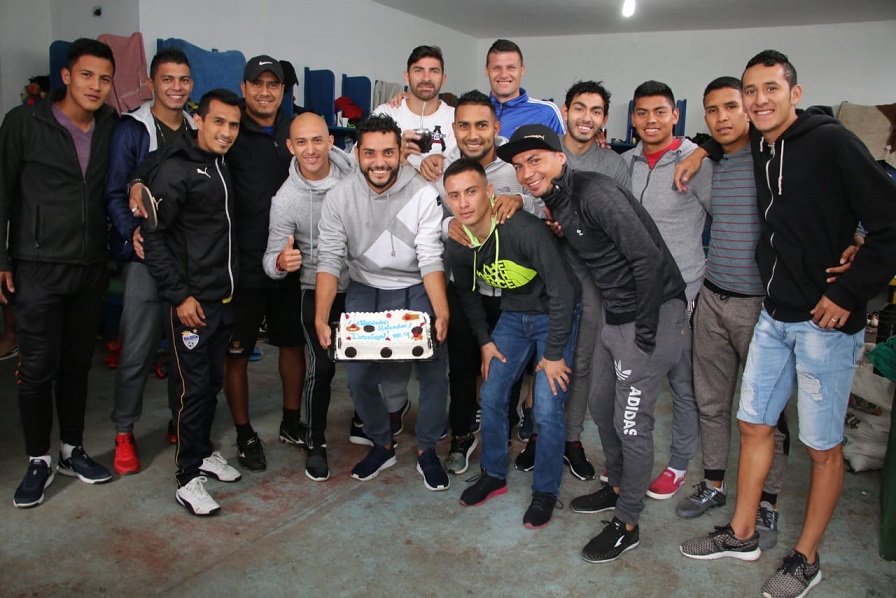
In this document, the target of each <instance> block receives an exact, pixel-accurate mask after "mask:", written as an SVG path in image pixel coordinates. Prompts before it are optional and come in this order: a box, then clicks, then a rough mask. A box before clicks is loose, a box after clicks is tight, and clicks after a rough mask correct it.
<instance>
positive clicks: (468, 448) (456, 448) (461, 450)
mask: <svg viewBox="0 0 896 598" xmlns="http://www.w3.org/2000/svg"><path fill="white" fill-rule="evenodd" d="M478 444H479V441H478V440H477V439H476V436H474V435H473V434H469V435H467V436H454V437H452V438H451V452H449V453H448V458H447V459H446V460H445V469H447V470H448V473H453V474H454V475H460V474H462V473H464V472H465V471H467V468H468V467H470V455H471V454H473V450H474V449H475V448H476V446H477V445H478Z"/></svg>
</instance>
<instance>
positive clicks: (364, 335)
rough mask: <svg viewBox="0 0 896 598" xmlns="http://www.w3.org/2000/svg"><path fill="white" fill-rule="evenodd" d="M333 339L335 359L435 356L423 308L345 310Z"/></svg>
mask: <svg viewBox="0 0 896 598" xmlns="http://www.w3.org/2000/svg"><path fill="white" fill-rule="evenodd" d="M334 341H335V342H334V343H333V346H334V350H333V359H335V360H337V361H371V360H375V361H409V360H413V361H423V360H428V359H435V358H436V356H437V355H436V347H435V343H434V342H433V335H432V325H431V324H430V320H429V314H428V313H426V312H422V311H411V310H406V309H395V310H390V311H382V312H349V313H344V314H342V315H341V316H340V317H339V324H338V325H337V326H336V330H335V339H334Z"/></svg>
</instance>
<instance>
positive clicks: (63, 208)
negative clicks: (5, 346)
mask: <svg viewBox="0 0 896 598" xmlns="http://www.w3.org/2000/svg"><path fill="white" fill-rule="evenodd" d="M114 73H115V60H114V58H113V56H112V50H111V49H110V48H109V47H108V46H107V45H106V44H103V43H100V42H97V41H95V40H90V39H79V40H76V41H75V42H73V43H72V45H71V46H70V48H69V51H68V58H67V61H66V66H65V67H63V68H62V81H63V83H65V89H63V90H59V91H58V92H57V93H54V94H52V95H51V96H50V97H48V98H47V99H46V100H44V101H43V102H41V103H40V104H38V105H36V106H21V107H19V108H15V109H14V110H12V111H10V113H9V114H8V115H7V117H6V119H5V120H4V121H3V126H2V128H0V155H2V156H3V160H2V164H0V302H2V303H6V302H7V301H9V302H10V303H11V304H12V307H13V312H14V314H15V318H16V334H17V335H18V339H19V350H20V361H19V371H18V382H19V409H20V412H21V417H22V428H23V430H24V434H25V450H26V452H27V453H28V472H27V474H26V475H25V479H23V480H22V483H21V484H20V485H19V487H18V488H17V489H16V493H15V498H14V499H13V504H14V505H15V506H16V507H33V506H36V505H39V504H40V503H41V502H42V501H43V499H44V488H46V487H47V486H49V485H50V482H52V481H53V473H52V471H51V469H50V466H51V463H52V459H51V457H50V454H49V453H50V432H51V430H52V427H53V399H54V394H55V399H56V412H57V414H58V418H59V434H60V437H61V440H62V447H61V448H60V451H59V462H58V464H57V471H58V472H59V473H61V474H63V475H68V476H73V477H77V478H79V479H81V480H82V481H84V482H87V483H88V484H96V483H99V482H106V481H108V480H110V479H111V478H112V476H111V474H110V473H109V470H108V469H106V468H105V467H104V466H102V465H100V464H99V463H96V462H95V461H94V460H93V459H91V458H90V457H89V456H88V455H87V453H86V452H84V448H83V447H82V446H81V444H82V440H83V434H84V414H85V411H86V407H87V372H88V370H90V362H91V358H92V356H93V347H94V344H95V339H96V331H97V328H98V327H99V321H100V313H101V303H102V298H103V294H104V293H105V291H106V286H107V284H108V276H107V273H106V259H107V257H106V256H107V252H106V209H105V202H104V201H103V183H104V181H105V177H106V170H107V168H108V165H109V140H110V138H111V136H112V129H113V128H114V127H115V122H116V120H117V118H116V116H115V112H114V111H113V110H112V108H110V107H109V106H107V105H105V104H104V102H105V100H106V96H108V94H109V91H110V90H111V89H112V77H113V75H114ZM7 226H8V227H9V228H8V229H7ZM7 230H8V232H9V235H8V237H7ZM4 287H5V288H4ZM54 387H55V388H54ZM54 390H55V393H54Z"/></svg>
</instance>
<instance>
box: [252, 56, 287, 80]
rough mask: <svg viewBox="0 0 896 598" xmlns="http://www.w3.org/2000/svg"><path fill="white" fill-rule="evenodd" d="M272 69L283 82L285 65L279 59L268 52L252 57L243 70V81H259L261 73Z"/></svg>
mask: <svg viewBox="0 0 896 598" xmlns="http://www.w3.org/2000/svg"><path fill="white" fill-rule="evenodd" d="M265 71H270V72H271V73H272V74H273V75H274V76H275V77H277V80H278V81H280V82H281V83H283V67H282V66H280V61H279V60H274V59H273V58H271V57H270V56H268V55H266V54H262V55H261V56H256V57H255V58H250V59H249V62H247V63H246V68H245V69H244V70H243V81H257V80H258V78H259V77H260V76H261V74H262V73H263V72H265Z"/></svg>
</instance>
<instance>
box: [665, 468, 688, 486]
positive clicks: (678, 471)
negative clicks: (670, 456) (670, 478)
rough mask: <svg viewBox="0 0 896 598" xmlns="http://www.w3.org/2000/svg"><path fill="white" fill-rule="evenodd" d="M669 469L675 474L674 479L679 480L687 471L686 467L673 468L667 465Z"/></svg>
mask: <svg viewBox="0 0 896 598" xmlns="http://www.w3.org/2000/svg"><path fill="white" fill-rule="evenodd" d="M666 469H668V470H669V471H671V472H672V473H674V474H675V481H676V482H677V481H679V480H680V479H681V478H683V477H684V475H685V474H686V473H687V472H688V471H687V470H686V469H673V468H671V467H667V468H666Z"/></svg>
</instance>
